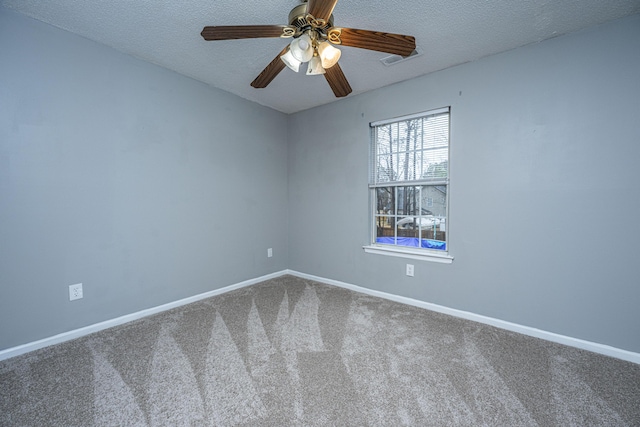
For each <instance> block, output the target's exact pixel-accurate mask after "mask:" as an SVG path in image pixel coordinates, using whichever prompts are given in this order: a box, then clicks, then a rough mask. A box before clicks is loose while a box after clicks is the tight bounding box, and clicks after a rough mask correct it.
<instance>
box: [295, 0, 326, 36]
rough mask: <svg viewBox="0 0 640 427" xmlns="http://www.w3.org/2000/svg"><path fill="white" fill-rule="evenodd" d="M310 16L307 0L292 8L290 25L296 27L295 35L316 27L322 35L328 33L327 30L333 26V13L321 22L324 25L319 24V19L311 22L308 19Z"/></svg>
mask: <svg viewBox="0 0 640 427" xmlns="http://www.w3.org/2000/svg"><path fill="white" fill-rule="evenodd" d="M308 17H309V15H308V13H307V3H306V2H305V3H302V4H299V5H297V6H296V7H294V8H293V9H291V12H289V25H291V26H292V27H295V28H296V34H295V35H294V37H299V36H300V35H301V34H303V33H305V32H306V31H307V30H310V29H315V30H316V31H318V32H320V33H321V34H322V35H325V34H326V33H327V30H329V28H331V27H333V15H331V16H330V17H329V19H327V21H326V22H325V23H321V22H320V24H324V25H317V24H318V22H317V21H316V22H313V21H312V22H310V20H309V19H307V18H308ZM313 18H315V17H313Z"/></svg>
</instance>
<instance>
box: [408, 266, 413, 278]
mask: <svg viewBox="0 0 640 427" xmlns="http://www.w3.org/2000/svg"><path fill="white" fill-rule="evenodd" d="M407 276H411V277H413V264H407Z"/></svg>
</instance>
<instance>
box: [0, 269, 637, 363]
mask: <svg viewBox="0 0 640 427" xmlns="http://www.w3.org/2000/svg"><path fill="white" fill-rule="evenodd" d="M285 274H290V275H292V276H297V277H300V278H303V279H309V280H314V281H316V282H321V283H326V284H328V285H333V286H338V287H340V288H345V289H349V290H352V291H355V292H360V293H363V294H367V295H372V296H376V297H379V298H384V299H387V300H390V301H395V302H399V303H402V304H408V305H412V306H415V307H420V308H424V309H426V310H431V311H436V312H438V313H443V314H448V315H451V316H455V317H459V318H462V319H467V320H472V321H474V322H479V323H484V324H487V325H491V326H495V327H497V328H501V329H505V330H507V331H512V332H517V333H520V334H523V335H528V336H531V337H535V338H540V339H543V340H547V341H551V342H555V343H559V344H564V345H568V346H571V347H576V348H580V349H583V350H588V351H592V352H594V353H600V354H604V355H606V356H611V357H615V358H617V359H622V360H626V361H629V362H633V363H637V364H640V353H634V352H631V351H627V350H622V349H619V348H616V347H611V346H608V345H604V344H598V343H594V342H591V341H585V340H581V339H578V338H572V337H568V336H565V335H560V334H556V333H553V332H548V331H543V330H541V329H536V328H532V327H529V326H523V325H519V324H517V323H511V322H506V321H504V320H500V319H495V318H492V317H487V316H482V315H480V314H475V313H471V312H468V311H463V310H457V309H454V308H449V307H445V306H442V305H438V304H432V303H429V302H425V301H420V300H416V299H412V298H407V297H403V296H399V295H394V294H389V293H386V292H381V291H376V290H373V289H367V288H363V287H360V286H357V285H352V284H350V283H345V282H340V281H338V280H333V279H327V278H324V277H319V276H313V275H311V274H305V273H300V272H298V271H295V270H282V271H279V272H276V273H272V274H267V275H265V276H261V277H257V278H255V279H249V280H245V281H244V282H240V283H236V284H233V285H229V286H225V287H224V288H220V289H214V290H212V291H209V292H205V293H202V294H199V295H194V296H192V297H188V298H184V299H181V300H178V301H174V302H170V303H167V304H163V305H159V306H157V307H152V308H148V309H145V310H141V311H138V312H135V313H131V314H127V315H124V316H121V317H117V318H115V319H111V320H106V321H104V322H100V323H96V324H93V325H89V326H85V327H83V328H79V329H75V330H73V331H69V332H64V333H61V334H58V335H54V336H52V337H48V338H44V339H41V340H38V341H34V342H31V343H27V344H23V345H19V346H17V347H12V348H8V349H6V350H1V351H0V361H1V360H5V359H9V358H11V357H15V356H19V355H21V354H24V353H28V352H30V351H34V350H38V349H40V348H43V347H48V346H50V345H54V344H59V343H62V342H65V341H69V340H72V339H76V338H80V337H82V336H85V335H89V334H91V333H94V332H98V331H101V330H103V329H107V328H111V327H114V326H118V325H122V324H123V323H127V322H131V321H133V320H138V319H141V318H143V317H146V316H151V315H152V314H156V313H160V312H163V311H167V310H170V309H172V308H176V307H180V306H183V305H186V304H190V303H192V302H196V301H200V300H202V299H205V298H210V297H213V296H216V295H220V294H224V293H226V292H230V291H233V290H235V289H240V288H244V287H246V286H251V285H254V284H256V283H260V282H263V281H265V280H269V279H275V278H276V277H280V276H283V275H285Z"/></svg>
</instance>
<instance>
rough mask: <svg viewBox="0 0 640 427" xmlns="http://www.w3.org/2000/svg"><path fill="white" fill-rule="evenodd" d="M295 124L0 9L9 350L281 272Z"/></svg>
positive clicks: (1, 214)
mask: <svg viewBox="0 0 640 427" xmlns="http://www.w3.org/2000/svg"><path fill="white" fill-rule="evenodd" d="M286 126H287V116H285V115H284V114H281V113H278V112H275V111H273V110H270V109H268V108H264V107H260V106H258V105H257V104H253V103H250V102H247V101H244V100H241V99H240V98H238V97H236V96H233V95H230V94H228V93H226V92H222V91H219V90H216V89H213V88H210V87H208V86H206V85H204V84H201V83H198V82H196V81H193V80H191V79H189V78H186V77H183V76H180V75H178V74H175V73H173V72H170V71H167V70H165V69H162V68H159V67H156V66H154V65H151V64H148V63H145V62H142V61H139V60H137V59H134V58H132V57H130V56H126V55H123V54H120V53H117V52H116V51H114V50H112V49H110V48H108V47H105V46H101V45H98V44H95V43H93V42H91V41H88V40H86V39H83V38H80V37H77V36H75V35H72V34H69V33H67V32H64V31H61V30H58V29H55V28H53V27H50V26H48V25H45V24H42V23H40V22H37V21H34V20H31V19H28V18H25V17H23V16H21V15H17V14H15V13H13V12H10V11H7V10H6V9H2V8H0V349H6V348H9V347H13V346H16V345H19V344H23V343H27V342H31V341H34V340H37V339H40V338H44V337H49V336H52V335H55V334H57V333H60V332H64V331H69V330H73V329H76V328H79V327H82V326H86V325H90V324H94V323H96V322H100V321H103V320H107V319H112V318H115V317H118V316H121V315H124V314H129V313H132V312H136V311H139V310H142V309H145V308H149V307H154V306H157V305H160V304H163V303H167V302H171V301H175V300H178V299H181V298H185V297H188V296H192V295H196V294H199V293H202V292H206V291H209V290H212V289H216V288H220V287H223V286H227V285H230V284H235V283H238V282H241V281H243V280H246V279H252V278H256V277H259V276H262V275H265V274H268V273H272V272H276V271H281V270H283V269H285V268H287V265H288V254H287V250H288V247H287V245H288V240H287V227H286V224H287V197H288V196H287V170H286V168H287V160H286V158H287V154H286V152H287V145H286ZM268 247H272V248H273V250H274V257H273V258H270V259H267V256H266V254H267V248H268ZM78 282H82V283H83V284H84V299H82V300H79V301H74V302H69V300H68V285H70V284H74V283H78Z"/></svg>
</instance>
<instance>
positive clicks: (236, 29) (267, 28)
mask: <svg viewBox="0 0 640 427" xmlns="http://www.w3.org/2000/svg"><path fill="white" fill-rule="evenodd" d="M284 28H287V26H286V25H223V26H214V27H204V29H203V30H202V32H201V33H200V35H201V36H202V38H204V39H205V40H236V39H257V38H263V37H280V36H282V34H283V30H284Z"/></svg>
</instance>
